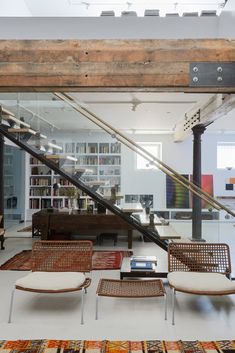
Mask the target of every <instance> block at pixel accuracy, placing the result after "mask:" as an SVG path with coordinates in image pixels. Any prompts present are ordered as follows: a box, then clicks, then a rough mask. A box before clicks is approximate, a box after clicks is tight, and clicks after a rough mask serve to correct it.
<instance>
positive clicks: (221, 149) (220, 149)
mask: <svg viewBox="0 0 235 353" xmlns="http://www.w3.org/2000/svg"><path fill="white" fill-rule="evenodd" d="M217 168H221V169H231V168H235V143H234V142H218V143H217Z"/></svg>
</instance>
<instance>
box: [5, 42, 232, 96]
mask: <svg viewBox="0 0 235 353" xmlns="http://www.w3.org/2000/svg"><path fill="white" fill-rule="evenodd" d="M231 61H234V62H235V40H226V39H190V40H189V39H185V40H182V39H180V40H144V39H143V40H1V41H0V91H55V90H56V91H76V90H105V89H113V90H116V91H124V90H133V89H139V90H145V91H154V90H155V91H165V90H168V91H184V92H216V93H218V92H235V87H216V88H215V87H203V88H200V87H190V80H189V78H190V76H189V65H190V63H191V62H194V63H195V62H207V63H208V62H209V63H219V62H231Z"/></svg>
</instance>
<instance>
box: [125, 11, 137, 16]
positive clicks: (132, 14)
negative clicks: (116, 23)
mask: <svg viewBox="0 0 235 353" xmlns="http://www.w3.org/2000/svg"><path fill="white" fill-rule="evenodd" d="M122 16H137V13H136V12H135V11H122Z"/></svg>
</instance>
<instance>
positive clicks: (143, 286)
mask: <svg viewBox="0 0 235 353" xmlns="http://www.w3.org/2000/svg"><path fill="white" fill-rule="evenodd" d="M99 297H115V298H150V297H164V301H165V320H166V319H167V300H166V291H165V288H164V286H163V283H162V280H160V279H154V280H152V279H151V280H144V281H143V280H137V281H132V280H130V281H123V280H117V279H105V278H101V279H100V281H99V284H98V287H97V290H96V316H95V318H96V320H98V299H99Z"/></svg>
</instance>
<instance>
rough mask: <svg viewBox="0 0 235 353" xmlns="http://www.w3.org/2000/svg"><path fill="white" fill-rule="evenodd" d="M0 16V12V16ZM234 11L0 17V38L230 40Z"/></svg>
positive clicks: (232, 34)
mask: <svg viewBox="0 0 235 353" xmlns="http://www.w3.org/2000/svg"><path fill="white" fill-rule="evenodd" d="M0 15H1V13H0ZM234 37H235V26H234V12H224V13H222V14H221V15H220V16H219V17H190V18H189V17H179V18H168V17H156V18H154V17H128V18H125V17H104V16H103V17H80V18H79V17H77V18H75V17H69V18H63V17H60V18H48V17H47V18H43V17H39V18H37V17H36V18H35V17H33V18H32V17H23V18H20V17H14V18H12V17H0V39H127V38H128V39H155V38H156V39H157V38H159V39H178V38H179V39H180V38H181V39H185V38H192V39H193V38H228V39H234Z"/></svg>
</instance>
